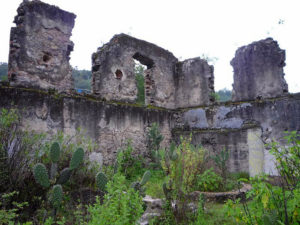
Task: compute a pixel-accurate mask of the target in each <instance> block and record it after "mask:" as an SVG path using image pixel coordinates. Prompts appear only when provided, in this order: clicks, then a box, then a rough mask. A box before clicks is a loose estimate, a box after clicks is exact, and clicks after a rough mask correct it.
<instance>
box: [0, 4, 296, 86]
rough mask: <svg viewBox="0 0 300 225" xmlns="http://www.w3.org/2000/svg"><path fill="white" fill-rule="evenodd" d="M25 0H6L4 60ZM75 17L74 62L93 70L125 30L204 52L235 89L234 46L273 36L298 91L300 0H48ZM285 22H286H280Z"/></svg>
mask: <svg viewBox="0 0 300 225" xmlns="http://www.w3.org/2000/svg"><path fill="white" fill-rule="evenodd" d="M21 2H22V0H5V1H3V0H2V2H1V3H2V4H1V8H0V29H1V35H0V62H7V60H8V46H9V45H8V43H9V32H10V27H11V26H13V24H12V21H13V18H14V16H15V15H16V9H17V7H18V5H19V4H20V3H21ZM44 2H46V3H49V4H54V5H57V6H59V7H60V8H61V9H64V10H67V11H70V12H73V13H75V14H76V15H77V18H76V23H75V28H74V30H73V36H72V38H71V39H72V40H73V42H74V43H75V48H74V51H73V52H72V54H71V64H72V66H78V68H80V69H89V70H90V68H91V54H92V53H93V52H95V51H96V50H97V48H98V47H99V46H101V45H103V43H106V42H108V41H109V40H110V39H111V38H112V36H113V35H114V34H118V33H126V34H130V35H132V36H134V37H137V38H140V39H143V40H146V41H148V42H152V43H154V44H156V45H159V46H160V47H163V48H165V49H167V50H169V51H171V52H172V53H173V54H174V55H175V56H176V57H178V58H179V59H181V60H184V59H187V58H193V57H197V56H201V55H202V54H205V55H207V56H209V57H212V58H213V57H215V58H217V61H215V63H214V66H215V89H216V90H219V89H222V88H225V87H226V88H228V89H232V83H233V72H232V70H233V69H232V67H231V66H230V60H231V59H232V58H233V57H234V53H235V51H236V49H237V48H238V47H240V46H243V45H247V44H249V43H251V42H253V41H257V40H261V39H264V38H267V37H273V38H274V39H275V40H277V41H278V42H279V45H280V47H281V48H283V49H286V58H287V59H286V64H287V65H286V67H285V74H286V76H285V78H286V80H287V82H288V85H289V90H290V92H300V76H299V75H300V74H299V73H300V68H299V54H300V32H299V27H300V13H299V9H300V1H299V0H285V1H283V0H278V1H277V0H204V1H202V0H198V1H197V0H184V1H183V0H182V1H177V0H104V1H101V0H82V1H79V0H77V1H75V0H44ZM280 20H282V21H283V24H279V21H280Z"/></svg>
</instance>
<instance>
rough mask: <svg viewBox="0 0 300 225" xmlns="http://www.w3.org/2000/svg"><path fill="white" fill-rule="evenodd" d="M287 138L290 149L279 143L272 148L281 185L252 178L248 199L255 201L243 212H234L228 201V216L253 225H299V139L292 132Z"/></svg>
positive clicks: (266, 178) (263, 179)
mask: <svg viewBox="0 0 300 225" xmlns="http://www.w3.org/2000/svg"><path fill="white" fill-rule="evenodd" d="M285 138H286V140H287V146H280V145H279V144H278V143H277V142H272V143H271V144H270V145H269V146H270V147H271V149H270V153H271V154H273V155H274V157H275V160H276V168H277V170H278V172H279V174H280V177H279V180H280V181H279V185H278V186H275V185H272V184H270V183H269V182H268V177H267V176H266V175H260V176H257V177H255V178H250V183H251V184H252V190H251V191H249V192H248V193H247V195H246V197H247V199H248V200H249V199H252V201H250V202H249V203H246V202H245V203H243V209H244V210H235V208H236V207H235V206H236V203H234V202H232V201H228V202H227V205H226V207H227V211H228V216H234V217H236V219H237V220H239V221H243V222H244V223H245V224H251V225H252V224H258V225H260V224H285V225H288V224H290V225H295V224H299V221H300V207H299V202H300V183H299V180H300V173H299V172H300V169H299V162H300V140H299V135H298V134H297V133H296V132H291V133H289V135H288V136H286V137H285ZM242 180H244V179H242Z"/></svg>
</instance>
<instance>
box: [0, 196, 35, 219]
mask: <svg viewBox="0 0 300 225" xmlns="http://www.w3.org/2000/svg"><path fill="white" fill-rule="evenodd" d="M18 194H19V193H18V192H16V191H13V192H11V193H6V194H2V195H0V225H6V224H8V225H13V224H16V223H15V221H16V219H18V217H19V211H21V210H22V209H23V208H24V206H27V205H28V203H27V202H22V203H18V202H15V201H13V202H12V207H9V206H8V204H7V203H10V202H11V199H12V198H13V197H14V196H17V195H18ZM26 224H28V225H29V224H31V223H26Z"/></svg>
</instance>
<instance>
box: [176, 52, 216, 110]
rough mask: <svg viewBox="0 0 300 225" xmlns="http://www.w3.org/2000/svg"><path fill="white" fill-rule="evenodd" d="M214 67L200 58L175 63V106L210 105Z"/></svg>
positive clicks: (212, 95) (212, 93) (212, 94)
mask: <svg viewBox="0 0 300 225" xmlns="http://www.w3.org/2000/svg"><path fill="white" fill-rule="evenodd" d="M213 71H214V68H213V66H210V65H208V63H207V61H206V60H203V59H201V58H199V57H198V58H193V59H187V60H185V61H183V62H178V63H177V64H176V76H175V78H176V79H175V89H176V107H177V108H186V107H193V106H199V105H210V104H211V103H212V102H213V101H214V93H215V90H214V73H213Z"/></svg>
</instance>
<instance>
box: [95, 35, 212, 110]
mask: <svg viewBox="0 0 300 225" xmlns="http://www.w3.org/2000/svg"><path fill="white" fill-rule="evenodd" d="M134 60H138V61H139V62H140V63H142V64H143V65H145V66H147V69H146V70H145V71H144V73H145V74H144V77H145V103H146V105H154V106H158V107H163V108H169V109H175V108H183V107H192V106H198V105H207V104H210V103H211V102H212V101H213V98H212V96H213V93H214V75H213V67H212V66H209V65H208V63H207V62H206V61H205V60H202V59H200V58H195V59H188V60H186V61H183V62H178V59H177V58H175V57H174V56H173V54H172V53H170V52H168V51H167V50H164V49H162V48H160V47H158V46H156V45H154V44H151V43H148V42H146V41H142V40H139V39H136V38H133V37H130V36H128V35H125V34H120V35H116V36H114V37H113V38H112V40H111V41H110V42H109V43H107V44H105V45H104V46H102V47H101V48H99V49H98V51H97V52H96V53H94V54H93V57H92V61H93V68H92V70H93V85H92V86H93V93H94V94H98V95H99V96H101V97H102V98H105V99H106V100H117V101H126V102H134V101H135V100H136V98H137V86H136V80H135V74H134V65H135V62H134Z"/></svg>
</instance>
